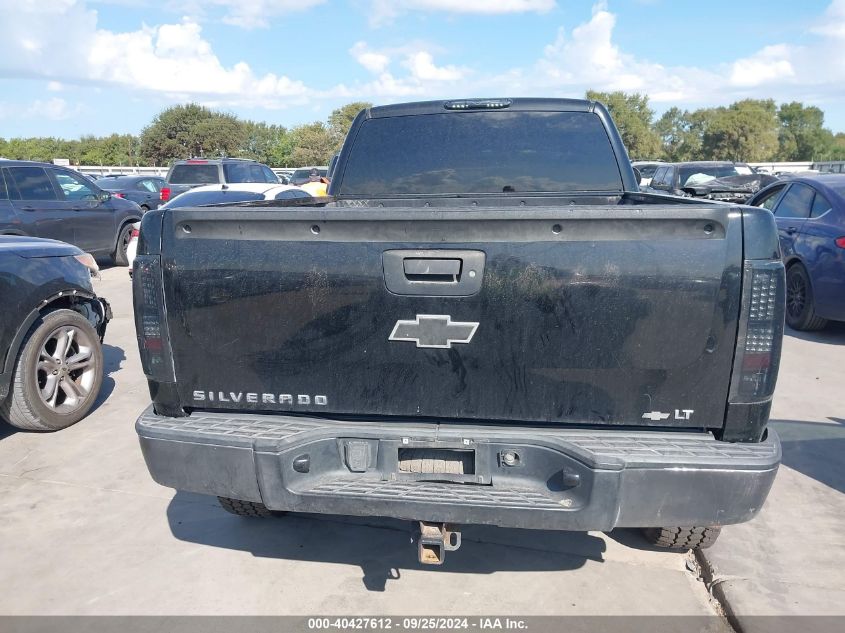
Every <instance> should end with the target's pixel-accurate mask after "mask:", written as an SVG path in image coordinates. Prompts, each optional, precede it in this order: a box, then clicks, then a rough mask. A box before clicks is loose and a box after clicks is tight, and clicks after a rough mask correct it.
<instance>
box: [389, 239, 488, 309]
mask: <svg viewBox="0 0 845 633" xmlns="http://www.w3.org/2000/svg"><path fill="white" fill-rule="evenodd" d="M484 259H485V255H484V252H483V251H470V250H451V249H437V250H389V251H384V252H383V253H382V264H383V266H384V284H385V286H387V289H388V290H389V291H390V292H392V293H394V294H398V295H422V296H430V297H431V296H449V297H467V296H469V295H473V294H475V293H476V292H478V291H479V290H480V289H481V281H482V278H483V276H484Z"/></svg>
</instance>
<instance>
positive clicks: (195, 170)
mask: <svg viewBox="0 0 845 633" xmlns="http://www.w3.org/2000/svg"><path fill="white" fill-rule="evenodd" d="M165 180H166V183H165V185H164V186H163V187H162V188H161V192H160V194H159V197H160V198H161V201H162V202H167V201H168V200H170V199H171V198H175V197H176V196H178V195H179V194H180V193H184V192H185V191H188V189H193V188H194V187H200V186H202V185H227V184H232V183H246V182H261V183H270V184H273V185H278V184H279V177H278V176H276V174H274V173H273V170H272V169H270V168H269V167H267V165H264V164H263V163H259V162H258V161H254V160H246V159H243V158H190V159H188V160H179V161H176V162H175V163H173V164H172V165H171V166H170V169H169V170H168V171H167V178H165Z"/></svg>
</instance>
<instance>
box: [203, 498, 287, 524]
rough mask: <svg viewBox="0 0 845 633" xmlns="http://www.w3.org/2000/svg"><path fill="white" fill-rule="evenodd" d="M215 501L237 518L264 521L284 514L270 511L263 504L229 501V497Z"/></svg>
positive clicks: (238, 500)
mask: <svg viewBox="0 0 845 633" xmlns="http://www.w3.org/2000/svg"><path fill="white" fill-rule="evenodd" d="M217 501H219V502H220V505H221V506H222V507H223V509H224V510H225V511H226V512H230V513H231V514H236V515H238V516H239V517H250V518H253V519H266V518H269V517H274V516H282V515H283V514H284V512H275V511H273V510H270V509H269V508H268V507H267V506H265V505H264V504H263V503H259V502H257V501H242V500H240V499H230V498H229V497H217Z"/></svg>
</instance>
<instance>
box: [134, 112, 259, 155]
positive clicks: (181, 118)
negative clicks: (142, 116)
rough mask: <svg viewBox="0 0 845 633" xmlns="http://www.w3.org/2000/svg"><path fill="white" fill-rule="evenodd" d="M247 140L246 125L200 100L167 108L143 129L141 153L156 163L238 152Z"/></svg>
mask: <svg viewBox="0 0 845 633" xmlns="http://www.w3.org/2000/svg"><path fill="white" fill-rule="evenodd" d="M245 141H246V132H245V129H244V124H243V122H241V121H240V120H239V119H238V118H237V117H235V116H234V115H231V114H224V113H221V112H215V111H213V110H210V109H209V108H206V107H204V106H201V105H198V104H196V103H188V104H186V105H179V106H173V107H171V108H167V109H166V110H163V111H162V112H160V113H159V114H158V116H156V117H155V118H154V119H153V121H152V122H151V123H150V125H148V126H147V127H145V128H144V130H143V132H141V155H142V156H144V157H145V158H146V159H148V160H149V161H151V162H152V163H153V164H156V165H163V164H166V163H168V162H170V161H171V160H173V159H178V158H190V157H191V156H219V155H233V154H237V152H238V151H239V149H240V148H241V147H242V146H243V145H244V143H245Z"/></svg>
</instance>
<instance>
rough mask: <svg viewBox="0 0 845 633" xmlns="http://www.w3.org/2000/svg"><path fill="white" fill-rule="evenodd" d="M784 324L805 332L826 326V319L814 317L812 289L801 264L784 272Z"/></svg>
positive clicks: (794, 265)
mask: <svg viewBox="0 0 845 633" xmlns="http://www.w3.org/2000/svg"><path fill="white" fill-rule="evenodd" d="M786 324H787V325H788V326H789V327H791V328H792V329H793V330H803V331H805V332H807V331H812V330H821V329H822V328H823V327H824V326H826V325H827V319H824V318H822V317H819V316H816V312H815V304H814V301H813V287H812V286H811V285H810V276H809V275H808V274H807V270H806V269H805V268H804V266H803V265H802V264H797V263H796V264H793V265H792V266H790V267H789V270H787V271H786Z"/></svg>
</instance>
